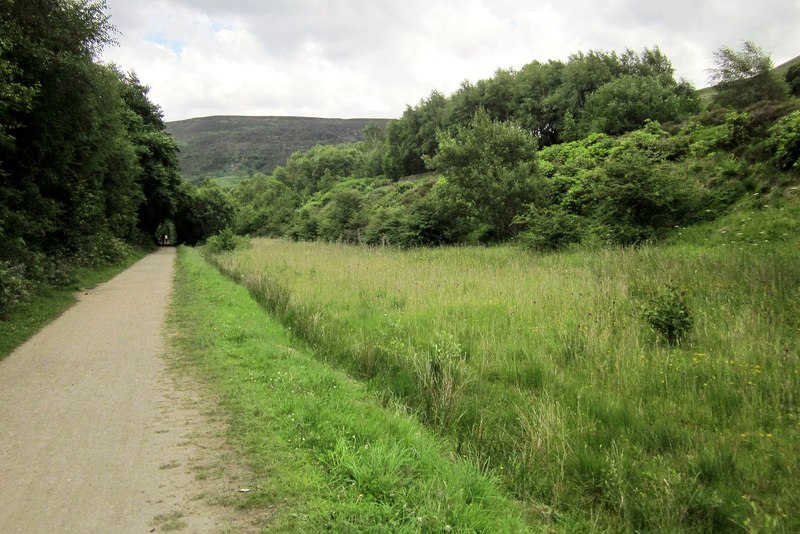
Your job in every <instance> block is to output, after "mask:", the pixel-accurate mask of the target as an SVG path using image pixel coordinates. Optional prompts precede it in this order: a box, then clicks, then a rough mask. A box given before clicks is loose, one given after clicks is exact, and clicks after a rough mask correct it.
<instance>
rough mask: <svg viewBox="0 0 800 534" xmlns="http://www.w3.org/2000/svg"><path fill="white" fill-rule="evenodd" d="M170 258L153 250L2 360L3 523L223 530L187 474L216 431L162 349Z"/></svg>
mask: <svg viewBox="0 0 800 534" xmlns="http://www.w3.org/2000/svg"><path fill="white" fill-rule="evenodd" d="M174 262H175V250H174V249H173V248H162V249H160V250H159V251H158V252H156V253H153V254H150V255H149V256H147V257H145V258H144V259H142V260H141V261H139V262H138V263H137V264H135V265H134V266H133V267H131V268H130V269H128V270H127V271H125V272H123V273H121V274H120V275H118V276H117V277H116V278H114V279H113V280H111V281H110V282H108V283H106V284H103V285H100V286H98V287H97V288H95V289H92V290H89V291H87V292H85V293H83V294H81V296H80V301H79V302H78V303H77V304H76V305H75V306H73V307H72V308H71V309H70V310H68V311H67V312H66V313H64V314H63V315H62V316H61V317H60V318H59V319H57V320H56V321H55V322H53V323H51V324H50V325H49V326H47V327H46V328H45V329H43V330H42V331H41V332H40V333H39V334H37V335H36V336H34V337H33V338H32V339H30V340H29V341H28V342H27V343H26V344H24V345H23V346H21V347H20V348H19V349H17V350H16V351H15V352H14V353H13V354H11V355H10V356H9V357H8V358H6V359H5V360H3V361H2V362H0V407H1V409H2V414H1V415H0V532H80V533H94V532H97V533H107V532H124V533H138V532H143V533H146V532H161V531H163V530H169V529H183V530H184V531H187V532H215V531H219V530H220V529H221V526H220V524H221V523H220V522H221V521H222V516H221V514H223V513H224V511H222V510H220V508H218V507H211V505H208V504H206V503H205V501H206V499H204V498H202V497H203V495H201V493H202V492H204V491H205V490H204V489H203V488H198V484H199V483H200V482H198V481H197V480H196V478H197V477H196V476H195V473H194V469H195V468H197V463H198V462H203V461H208V457H207V455H209V454H214V453H213V452H208V451H213V450H215V449H218V448H219V446H220V445H219V443H218V442H217V443H215V442H214V441H215V440H217V441H219V439H220V438H219V437H218V436H219V432H216V433H215V429H214V428H213V427H214V423H211V422H209V421H208V420H207V418H206V416H205V415H204V414H205V410H204V409H203V408H202V404H201V403H198V400H197V399H196V398H193V395H195V394H194V393H193V392H192V391H191V390H190V389H191V388H189V390H187V388H186V387H183V386H179V385H177V384H176V382H175V381H174V380H173V378H172V376H171V375H170V374H169V373H168V371H169V370H168V367H167V364H166V363H165V361H164V359H163V355H164V351H165V347H166V344H165V340H164V332H163V328H164V320H165V316H166V312H167V307H168V304H169V298H170V292H171V287H172V275H173V270H174ZM217 430H218V429H217ZM203 455H206V456H205V457H204V456H203Z"/></svg>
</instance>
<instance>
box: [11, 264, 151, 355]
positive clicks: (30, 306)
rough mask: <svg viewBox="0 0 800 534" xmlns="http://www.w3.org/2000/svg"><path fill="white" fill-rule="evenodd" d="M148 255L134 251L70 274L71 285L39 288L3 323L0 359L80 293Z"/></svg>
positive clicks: (68, 305) (57, 313)
mask: <svg viewBox="0 0 800 534" xmlns="http://www.w3.org/2000/svg"><path fill="white" fill-rule="evenodd" d="M145 254H147V251H145V250H142V249H136V250H132V251H131V253H130V254H129V255H127V256H126V257H124V258H123V259H122V260H121V261H119V262H117V263H115V264H114V265H106V266H103V267H95V268H80V269H76V270H75V271H72V272H70V274H69V277H68V278H69V282H68V283H65V284H61V285H39V286H38V287H36V288H35V289H34V290H33V292H32V294H31V295H30V296H29V297H28V298H27V299H26V300H25V301H24V302H22V303H20V304H17V305H16V306H14V307H13V308H12V309H11V310H10V311H9V313H8V317H5V318H3V320H0V360H2V359H3V358H5V357H6V356H8V355H9V354H11V352H12V351H13V350H14V349H15V348H17V347H18V346H20V345H21V344H22V343H24V342H25V341H26V340H27V339H28V338H30V337H31V336H32V335H33V334H35V333H36V332H38V331H39V330H40V329H41V328H42V327H43V326H45V325H46V324H47V323H49V322H50V321H52V320H53V319H55V318H56V317H58V316H59V315H61V314H62V313H64V312H65V311H66V310H67V309H68V308H69V307H70V306H72V305H73V304H74V303H75V302H76V300H75V293H76V292H79V291H82V290H85V289H89V288H92V287H95V286H96V285H98V284H101V283H103V282H106V281H108V280H110V279H111V278H113V277H114V276H116V275H117V274H118V273H120V272H122V271H124V270H125V269H127V268H128V267H130V266H131V265H133V264H134V263H136V262H137V261H138V260H140V259H141V258H142V257H144V255H145Z"/></svg>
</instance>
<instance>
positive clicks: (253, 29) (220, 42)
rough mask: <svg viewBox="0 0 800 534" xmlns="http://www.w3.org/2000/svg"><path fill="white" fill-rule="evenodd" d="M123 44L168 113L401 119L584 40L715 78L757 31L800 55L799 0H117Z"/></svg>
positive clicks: (119, 55) (131, 65) (117, 53)
mask: <svg viewBox="0 0 800 534" xmlns="http://www.w3.org/2000/svg"><path fill="white" fill-rule="evenodd" d="M108 6H109V12H110V14H111V17H112V23H113V24H115V25H116V26H117V27H118V28H119V30H120V31H121V32H122V35H121V36H120V37H119V41H120V46H119V47H114V48H110V49H108V50H107V51H106V53H105V55H104V58H105V59H106V60H108V61H114V62H116V63H118V64H120V65H121V66H122V67H123V68H125V69H133V70H135V71H136V72H137V73H138V75H139V77H140V78H141V80H142V81H143V82H144V83H146V84H148V85H150V86H151V87H152V91H151V98H152V100H153V101H155V102H156V103H158V104H159V105H161V106H162V108H163V109H164V112H165V115H166V118H167V119H168V120H177V119H183V118H189V117H194V116H202V115H211V114H247V115H266V114H270V115H271V114H275V115H284V114H291V115H314V116H328V117H357V116H358V117H396V116H399V115H400V114H401V113H402V111H403V109H404V108H405V106H406V105H409V104H410V105H413V104H415V103H417V102H418V101H419V100H420V99H421V98H425V97H426V96H428V95H429V94H430V92H431V91H432V90H438V91H441V92H444V93H446V94H449V93H451V92H452V91H454V90H456V89H457V88H458V86H459V84H460V83H461V81H462V80H464V79H468V80H471V81H476V80H478V79H480V78H486V77H488V76H491V75H492V74H493V72H494V71H495V70H497V69H498V68H508V67H512V68H520V67H522V66H523V65H524V64H526V63H528V62H530V61H532V60H539V61H547V60H549V59H561V60H565V59H567V57H568V56H569V54H571V53H574V52H578V51H587V50H589V49H595V50H620V51H621V50H623V49H625V48H633V49H634V50H641V49H642V48H644V47H646V46H647V47H652V46H656V45H657V46H659V47H660V48H661V49H662V51H663V52H664V53H665V54H666V55H667V56H668V57H670V58H671V59H672V62H673V65H674V66H675V68H676V74H677V75H678V76H683V77H686V78H688V79H689V80H691V81H692V82H694V83H695V84H696V85H699V86H702V85H704V84H705V81H706V73H705V69H706V68H707V67H709V66H710V64H711V61H712V53H713V51H714V50H716V49H717V48H719V47H720V46H722V45H729V46H733V47H738V46H739V44H740V42H741V41H742V40H745V39H752V40H754V41H755V42H757V43H758V44H760V45H761V46H763V47H764V48H765V49H766V50H767V51H769V52H771V53H772V54H773V58H774V59H775V60H776V62H781V61H785V60H787V59H790V58H792V57H794V56H796V55H797V54H798V53H800V37H799V36H800V31H798V30H800V27H799V26H800V0H792V1H790V2H787V1H786V0H762V1H761V2H758V3H755V2H752V1H751V0H750V1H744V0H730V1H727V2H722V1H721V0H708V1H704V2H698V1H697V0H670V1H669V2H667V1H665V0H653V1H646V0H611V1H609V2H605V3H603V4H602V5H600V4H597V3H594V2H589V1H588V0H560V1H559V2H553V1H544V2H537V3H533V2H530V0H494V1H491V0H462V1H456V0H406V1H404V2H394V1H389V0H371V1H369V0H327V1H326V0H309V1H304V2H298V1H296V0H295V1H291V0H282V1H280V0H269V1H263V2H262V1H259V0H227V1H225V2H221V1H217V0H199V1H198V0H191V1H190V0H139V1H138V2H130V1H129V0H128V1H126V0H108Z"/></svg>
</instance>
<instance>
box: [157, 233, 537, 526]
mask: <svg viewBox="0 0 800 534" xmlns="http://www.w3.org/2000/svg"><path fill="white" fill-rule="evenodd" d="M176 282H177V283H176V290H175V294H174V301H173V307H172V312H171V320H172V321H174V324H175V325H176V326H177V330H178V331H179V332H180V334H179V335H178V336H177V337H176V338H175V343H176V344H177V347H178V349H179V352H180V353H181V354H183V355H184V358H186V362H187V363H190V364H191V365H192V366H193V367H195V368H197V369H198V370H199V371H200V374H201V376H203V377H206V379H207V380H208V381H209V382H210V384H211V385H212V386H213V388H214V389H216V390H217V391H218V392H219V394H220V398H221V399H222V403H223V405H224V406H225V408H226V409H227V410H228V411H229V413H230V414H231V434H232V438H233V441H234V442H235V444H236V445H237V446H238V448H239V449H240V450H241V451H242V453H243V455H244V458H245V459H246V462H247V463H248V464H249V465H250V467H251V468H252V471H253V473H254V475H253V476H254V479H255V482H254V487H253V488H250V489H252V491H251V492H249V493H248V494H247V500H246V501H245V502H244V504H243V506H247V507H256V508H261V509H268V510H270V514H269V515H270V520H269V524H265V525H264V528H265V529H269V530H270V531H271V532H320V531H332V532H450V531H453V532H523V531H526V530H527V527H526V525H525V523H524V521H523V519H522V512H521V509H520V508H518V506H517V504H516V503H514V502H513V501H511V500H510V499H508V498H507V497H506V496H504V494H503V493H502V491H501V490H500V489H499V482H498V480H497V479H496V478H495V477H494V476H492V475H491V474H487V473H485V472H483V470H482V469H480V468H479V467H478V466H476V465H475V464H474V463H472V462H471V461H468V460H464V459H460V458H457V457H456V456H455V455H452V454H450V453H448V452H447V451H448V449H449V447H448V446H446V445H445V444H443V443H442V442H440V441H439V440H437V439H436V438H435V437H433V435H432V434H431V433H430V431H428V430H427V429H425V428H424V427H422V426H421V425H420V424H419V423H418V422H417V421H416V420H415V419H414V418H413V417H411V416H410V415H408V414H407V413H406V411H405V409H404V408H402V407H400V406H398V405H396V404H393V403H391V402H389V401H387V402H384V403H383V405H380V403H379V402H378V401H377V399H376V397H375V396H374V395H373V394H372V393H370V392H369V391H368V390H367V389H366V388H365V387H364V386H363V384H361V383H359V382H357V381H354V380H352V379H350V378H348V377H347V376H346V375H344V374H343V373H341V372H337V371H335V370H333V369H331V368H330V367H329V366H327V365H325V364H324V363H322V362H320V361H319V360H318V359H317V358H315V357H314V355H312V354H310V353H308V352H307V351H305V350H303V349H298V348H297V347H296V346H293V344H292V342H291V340H290V334H289V332H287V331H286V330H285V329H284V328H283V327H282V326H280V325H279V324H278V323H277V322H276V321H274V320H273V319H271V318H270V317H269V316H268V315H267V314H265V313H264V311H263V310H262V309H261V308H260V307H259V305H258V304H257V303H256V302H255V301H254V300H253V299H252V298H251V297H250V295H249V294H248V292H247V290H246V289H245V288H243V287H241V286H239V285H237V284H235V283H234V282H232V281H230V280H228V279H227V278H225V277H223V276H222V275H221V274H219V273H218V272H217V271H216V269H214V268H213V267H211V266H210V265H208V264H207V263H206V262H205V261H204V260H203V259H202V257H201V256H200V255H199V253H198V252H197V251H195V250H192V249H185V248H182V249H180V250H179V254H178V268H177V275H176Z"/></svg>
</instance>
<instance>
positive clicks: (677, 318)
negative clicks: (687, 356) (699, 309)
mask: <svg viewBox="0 0 800 534" xmlns="http://www.w3.org/2000/svg"><path fill="white" fill-rule="evenodd" d="M642 317H643V318H644V320H645V322H647V324H648V325H650V327H651V328H652V329H653V330H655V331H656V333H657V334H658V335H660V336H661V337H663V338H664V339H665V340H666V341H667V343H669V344H670V345H675V344H677V343H679V342H681V341H682V340H684V339H686V337H687V336H688V335H689V333H690V332H691V330H692V324H693V323H692V315H691V313H690V311H689V305H688V304H687V302H686V292H685V291H683V290H680V289H677V288H675V287H672V286H667V287H666V288H665V289H664V290H662V291H660V292H658V293H656V294H654V295H651V296H650V297H649V298H648V299H647V301H646V302H645V304H644V305H643V306H642Z"/></svg>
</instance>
